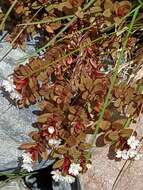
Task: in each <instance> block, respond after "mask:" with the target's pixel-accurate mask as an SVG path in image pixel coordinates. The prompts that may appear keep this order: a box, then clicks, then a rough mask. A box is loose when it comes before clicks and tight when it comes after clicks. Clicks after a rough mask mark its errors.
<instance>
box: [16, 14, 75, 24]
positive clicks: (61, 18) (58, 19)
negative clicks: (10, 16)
mask: <svg viewBox="0 0 143 190" xmlns="http://www.w3.org/2000/svg"><path fill="white" fill-rule="evenodd" d="M73 17H74V15H68V16H63V17H59V18H55V19H47V20H42V21H35V22H29V23H23V24H18V25H17V26H25V25H26V26H29V25H38V24H45V23H51V22H57V21H60V20H65V19H68V18H73Z"/></svg>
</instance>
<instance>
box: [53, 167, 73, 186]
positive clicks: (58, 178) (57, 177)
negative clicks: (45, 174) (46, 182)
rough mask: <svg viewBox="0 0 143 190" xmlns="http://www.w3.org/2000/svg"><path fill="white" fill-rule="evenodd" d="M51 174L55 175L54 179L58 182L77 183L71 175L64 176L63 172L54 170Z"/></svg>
mask: <svg viewBox="0 0 143 190" xmlns="http://www.w3.org/2000/svg"><path fill="white" fill-rule="evenodd" d="M51 174H52V175H53V176H52V178H53V179H54V180H55V181H56V182H61V181H63V182H66V183H74V182H75V178H74V177H73V176H71V175H66V176H63V175H62V173H61V171H59V170H54V171H52V172H51Z"/></svg>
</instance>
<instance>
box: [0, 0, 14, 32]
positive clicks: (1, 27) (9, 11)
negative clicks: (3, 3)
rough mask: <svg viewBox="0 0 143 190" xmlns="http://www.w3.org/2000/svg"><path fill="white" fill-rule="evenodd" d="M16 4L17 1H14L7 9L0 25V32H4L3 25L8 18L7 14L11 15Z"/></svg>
mask: <svg viewBox="0 0 143 190" xmlns="http://www.w3.org/2000/svg"><path fill="white" fill-rule="evenodd" d="M16 3H17V0H15V1H14V2H13V3H12V5H11V6H10V8H9V9H8V11H7V13H6V14H5V16H4V18H3V20H2V22H1V24H0V30H4V24H5V22H6V20H7V18H8V16H9V14H10V13H11V11H12V9H13V8H14V6H15V5H16Z"/></svg>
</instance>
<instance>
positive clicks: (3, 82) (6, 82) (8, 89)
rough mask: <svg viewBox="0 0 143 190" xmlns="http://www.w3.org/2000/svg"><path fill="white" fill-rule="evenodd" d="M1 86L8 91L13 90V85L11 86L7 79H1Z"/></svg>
mask: <svg viewBox="0 0 143 190" xmlns="http://www.w3.org/2000/svg"><path fill="white" fill-rule="evenodd" d="M2 86H3V88H4V89H5V90H6V91H7V92H9V93H10V92H12V91H13V90H14V86H13V84H12V82H11V81H9V80H3V81H2Z"/></svg>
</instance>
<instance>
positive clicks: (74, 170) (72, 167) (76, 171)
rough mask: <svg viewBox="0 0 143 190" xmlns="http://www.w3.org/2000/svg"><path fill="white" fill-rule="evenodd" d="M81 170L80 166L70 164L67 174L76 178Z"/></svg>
mask: <svg viewBox="0 0 143 190" xmlns="http://www.w3.org/2000/svg"><path fill="white" fill-rule="evenodd" d="M81 170H82V167H81V166H80V164H75V163H72V164H71V165H70V168H69V174H71V175H74V176H77V175H78V174H79V172H80V171H81Z"/></svg>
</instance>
